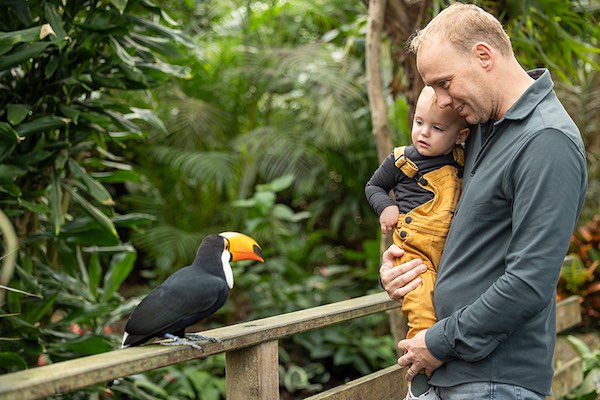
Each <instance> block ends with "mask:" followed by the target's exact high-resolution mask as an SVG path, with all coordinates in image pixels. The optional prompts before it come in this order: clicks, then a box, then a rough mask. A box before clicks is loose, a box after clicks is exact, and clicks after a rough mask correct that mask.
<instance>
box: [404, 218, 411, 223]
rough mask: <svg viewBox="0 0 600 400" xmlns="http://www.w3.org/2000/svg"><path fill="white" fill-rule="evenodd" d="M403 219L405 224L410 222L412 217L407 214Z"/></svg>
mask: <svg viewBox="0 0 600 400" xmlns="http://www.w3.org/2000/svg"><path fill="white" fill-rule="evenodd" d="M404 221H406V223H407V224H410V223H411V222H412V218H411V217H410V216H407V217H406V218H404Z"/></svg>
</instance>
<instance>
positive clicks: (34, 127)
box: [15, 115, 71, 136]
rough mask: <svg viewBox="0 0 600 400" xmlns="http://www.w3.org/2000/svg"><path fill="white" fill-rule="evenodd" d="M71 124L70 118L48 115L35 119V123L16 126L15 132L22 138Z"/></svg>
mask: <svg viewBox="0 0 600 400" xmlns="http://www.w3.org/2000/svg"><path fill="white" fill-rule="evenodd" d="M69 122H71V121H70V120H69V119H68V118H63V117H59V116H57V115H47V116H44V117H39V118H37V119H34V120H33V121H29V122H25V123H22V124H20V125H18V126H16V127H15V130H16V131H17V133H18V134H19V135H20V136H27V135H30V134H32V133H37V132H45V131H49V130H53V129H57V128H62V127H64V126H66V125H67V124H68V123H69Z"/></svg>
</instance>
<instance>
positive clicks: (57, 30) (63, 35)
mask: <svg viewBox="0 0 600 400" xmlns="http://www.w3.org/2000/svg"><path fill="white" fill-rule="evenodd" d="M44 15H45V16H46V20H48V22H49V23H50V25H51V26H52V29H53V30H54V34H55V37H54V38H53V39H52V41H53V42H54V43H55V44H56V45H57V46H58V48H59V50H62V49H63V48H64V47H65V46H66V45H67V43H68V42H67V39H68V38H67V32H65V29H64V28H63V22H62V19H61V17H60V15H59V14H58V12H57V11H56V8H55V6H54V5H52V4H50V3H49V2H45V4H44Z"/></svg>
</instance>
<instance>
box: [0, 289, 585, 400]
mask: <svg viewBox="0 0 600 400" xmlns="http://www.w3.org/2000/svg"><path fill="white" fill-rule="evenodd" d="M399 306H400V304H399V303H397V302H394V301H391V300H389V299H388V297H387V294H385V293H377V294H372V295H368V296H363V297H359V298H355V299H350V300H346V301H341V302H338V303H333V304H327V305H324V306H319V307H315V308H310V309H306V310H301V311H296V312H292V313H288V314H282V315H277V316H273V317H269V318H263V319H259V320H255V321H250V322H244V323H241V324H237V325H231V326H227V327H223V328H218V329H213V330H209V331H205V332H203V334H205V335H208V336H212V337H216V338H219V339H221V340H222V341H223V343H222V344H219V343H207V344H206V345H204V346H203V350H197V349H194V348H191V347H189V346H175V347H173V346H158V345H152V344H150V345H144V346H139V347H133V348H127V349H123V350H116V351H111V352H108V353H102V354H97V355H93V356H88V357H82V358H78V359H74V360H69V361H64V362H60V363H56V364H51V365H47V366H43V367H38V368H33V369H29V370H24V371H19V372H14V373H10V374H5V375H0V400H13V399H14V400H28V399H39V398H43V397H47V396H52V395H57V394H61V393H66V392H70V391H74V390H77V389H80V388H83V387H85V386H89V385H92V384H96V383H103V382H107V381H109V380H112V379H116V378H119V377H122V376H128V375H132V374H136V373H140V372H144V371H148V370H152V369H156V368H160V367H165V366H168V365H172V364H177V363H180V362H183V361H188V360H192V359H198V358H204V357H208V356H210V355H213V354H217V353H223V352H226V353H227V355H226V376H227V399H228V400H240V399H242V400H255V399H256V400H275V399H278V398H279V382H278V360H277V353H278V340H279V339H282V338H284V337H287V336H290V335H293V334H297V333H301V332H306V331H309V330H313V329H317V328H324V327H326V326H330V325H333V324H337V323H340V322H344V321H348V320H351V319H354V318H359V317H364V316H366V315H369V314H373V313H377V312H382V311H387V310H392V309H394V308H397V307H399ZM580 321H581V314H580V311H579V303H578V298H577V297H576V296H573V297H570V298H568V299H565V300H563V301H561V302H559V304H558V307H557V330H558V331H562V330H564V329H567V328H570V327H573V326H575V325H576V324H578V323H579V322H580ZM576 367H578V369H577V368H576ZM403 374H404V373H403V371H401V370H399V368H398V367H397V366H392V367H390V368H387V369H385V370H382V371H378V372H375V373H374V374H371V375H369V376H366V377H364V378H361V379H358V380H357V381H353V382H349V383H347V384H345V385H342V386H340V387H338V388H334V389H331V390H329V391H326V392H323V393H321V394H319V395H315V396H313V397H311V398H310V399H311V400H312V399H314V400H317V399H319V400H324V399H330V400H331V399H336V400H342V399H350V398H356V397H353V396H355V395H357V394H360V397H359V398H361V399H364V400H367V399H380V398H382V397H380V396H379V395H381V394H382V393H388V392H389V393H392V392H393V393H396V394H397V393H400V392H401V391H400V390H399V389H398V387H396V386H390V385H392V384H397V382H398V380H399V377H401V376H402V375H403ZM582 376H583V373H582V371H581V363H580V362H579V363H577V360H575V361H573V362H572V363H570V364H569V367H568V369H567V368H559V369H558V370H557V373H556V374H555V382H554V383H555V384H556V387H555V388H554V391H555V393H556V395H561V394H563V392H564V391H566V390H570V389H572V387H573V385H576V384H579V383H581V380H582ZM567 382H568V384H567V386H569V388H566V387H563V386H565V384H566V383H567ZM232 383H233V384H232ZM386 390H387V392H386ZM390 390H391V392H390ZM559 392H560V393H559ZM564 394H566V393H564ZM384 398H392V397H389V396H387V395H386V396H384ZM557 398H558V397H557Z"/></svg>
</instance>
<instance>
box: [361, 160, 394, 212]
mask: <svg viewBox="0 0 600 400" xmlns="http://www.w3.org/2000/svg"><path fill="white" fill-rule="evenodd" d="M399 175H400V170H399V169H398V168H396V166H395V165H394V154H390V155H389V156H388V157H386V159H385V160H384V161H383V162H382V163H381V165H380V166H379V168H377V170H376V171H375V172H374V173H373V176H372V177H371V179H369V181H368V182H367V184H366V186H365V195H366V197H367V201H368V202H369V204H370V205H371V207H372V208H373V210H374V211H375V213H376V214H377V216H379V215H380V214H381V213H382V212H383V210H384V209H385V208H386V207H389V206H393V205H395V204H396V203H395V202H394V200H393V199H392V198H391V197H390V190H392V189H393V188H394V187H395V186H396V184H397V183H398V177H399Z"/></svg>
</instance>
